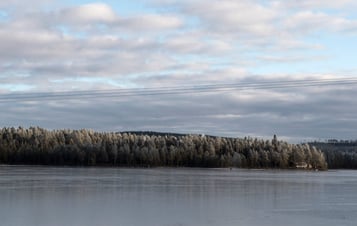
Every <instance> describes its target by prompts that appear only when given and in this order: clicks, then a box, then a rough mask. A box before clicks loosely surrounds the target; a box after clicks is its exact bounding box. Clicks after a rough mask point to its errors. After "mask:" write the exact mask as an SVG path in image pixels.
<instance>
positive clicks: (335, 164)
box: [309, 139, 357, 169]
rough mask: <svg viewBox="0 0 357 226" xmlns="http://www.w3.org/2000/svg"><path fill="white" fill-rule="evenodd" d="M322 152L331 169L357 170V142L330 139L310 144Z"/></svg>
mask: <svg viewBox="0 0 357 226" xmlns="http://www.w3.org/2000/svg"><path fill="white" fill-rule="evenodd" d="M309 145H313V146H315V147H317V148H319V149H321V150H322V152H323V153H324V155H325V159H326V162H327V164H328V166H329V168H331V169H357V140H354V141H353V140H336V139H330V140H327V141H325V142H321V141H314V142H311V143H309Z"/></svg>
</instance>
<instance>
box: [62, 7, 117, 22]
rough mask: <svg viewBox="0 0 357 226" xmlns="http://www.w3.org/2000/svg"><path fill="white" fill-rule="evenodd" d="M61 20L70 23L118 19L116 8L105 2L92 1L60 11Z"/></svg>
mask: <svg viewBox="0 0 357 226" xmlns="http://www.w3.org/2000/svg"><path fill="white" fill-rule="evenodd" d="M59 17H60V19H61V20H65V21H67V22H68V23H70V24H77V23H78V24H87V23H111V22H114V21H115V20H116V19H117V15H116V13H115V12H114V10H113V9H112V8H111V7H110V6H109V5H107V4H104V3H90V4H85V5H80V6H76V7H71V8H65V9H62V10H60V11H59Z"/></svg>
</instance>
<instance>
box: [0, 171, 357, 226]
mask: <svg viewBox="0 0 357 226" xmlns="http://www.w3.org/2000/svg"><path fill="white" fill-rule="evenodd" d="M356 222H357V171H348V170H339V171H327V172H306V171H284V170H242V169H233V170H229V169H185V168H182V169H172V168H156V169H126V168H58V167H28V166H0V225H2V226H141V225H142V226H210V225H212V226H213V225H214V226H237V225H242V226H261V225H264V226H285V225H290V226H301V225H314V226H318V225H323V226H336V225H338V226H344V225H350V226H355V225H356Z"/></svg>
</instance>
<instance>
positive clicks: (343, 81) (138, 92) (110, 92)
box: [0, 78, 357, 103]
mask: <svg viewBox="0 0 357 226" xmlns="http://www.w3.org/2000/svg"><path fill="white" fill-rule="evenodd" d="M342 85H343V86H350V85H357V78H339V79H302V80H285V81H255V82H238V83H222V84H201V85H189V86H166V87H151V88H150V87H147V88H127V89H107V90H82V91H62V92H22V93H21V92H18V93H9V94H2V95H0V103H1V102H11V101H17V102H24V101H46V100H73V99H79V100H80V99H89V98H90V99H93V98H109V97H134V96H154V95H184V94H200V93H211V92H226V91H233V90H237V91H244V90H272V89H284V88H299V87H319V86H321V87H322V86H342Z"/></svg>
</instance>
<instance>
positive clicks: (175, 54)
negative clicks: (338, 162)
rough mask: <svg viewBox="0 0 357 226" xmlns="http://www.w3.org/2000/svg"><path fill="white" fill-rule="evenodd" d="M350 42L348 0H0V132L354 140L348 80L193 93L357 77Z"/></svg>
mask: <svg viewBox="0 0 357 226" xmlns="http://www.w3.org/2000/svg"><path fill="white" fill-rule="evenodd" d="M356 40H357V1H355V0H340V1H336V0H281V1H280V0H272V1H265V0H146V1H145V0H131V1H124V0H123V1H114V0H103V1H101V2H91V1H85V0H77V1H69V0H62V1H59V0H58V1H56V0H29V1H23V0H6V1H4V0H0V81H1V82H0V109H1V111H0V126H2V127H5V126H6V127H8V126H10V127H11V126H14V127H17V126H23V127H29V126H40V127H44V128H48V129H60V128H71V129H80V128H92V129H95V130H99V131H128V130H150V131H166V132H182V133H204V134H212V135H222V136H233V137H237V136H238V137H243V136H253V137H264V138H267V137H272V136H273V134H277V135H278V137H280V138H281V139H288V140H291V141H294V142H300V141H304V140H311V139H326V138H338V139H357V135H356V134H357V100H356V97H357V85H355V84H350V85H338V86H337V85H328V86H311V87H310V86H307V85H308V84H309V83H308V82H303V83H302V84H301V85H298V86H296V87H293V88H283V87H280V88H267V89H256V88H254V86H253V88H249V89H231V90H225V91H218V90H211V91H210V92H204V93H200V92H196V91H195V88H194V87H198V88H199V87H202V86H206V85H217V84H218V85H219V84H228V85H232V84H253V83H254V84H264V83H267V82H268V83H269V82H281V81H286V82H290V84H293V83H294V81H300V80H303V81H307V80H312V79H313V80H316V79H317V80H319V79H322V80H325V79H342V80H345V78H354V77H355V78H357V65H356V59H357V42H356ZM182 87H183V88H185V87H190V88H189V89H188V92H187V93H183V92H181V93H176V94H165V95H164V94H161V95H136V94H135V93H136V91H137V92H139V91H140V90H142V89H143V88H144V89H154V90H156V91H161V90H162V89H166V88H167V89H176V88H182ZM127 89H131V95H113V96H110V95H106V96H103V95H102V96H101V95H98V96H96V95H91V96H90V97H87V96H76V95H73V96H68V95H67V96H66V95H64V96H63V97H62V98H61V97H58V96H57V98H54V99H46V98H35V99H31V98H30V99H25V98H23V97H24V96H23V95H25V96H26V95H27V96H29V95H33V94H38V93H43V94H41V95H42V96H43V97H46V95H50V94H51V93H52V92H54V93H55V94H56V93H58V92H61V93H62V94H66V93H68V92H77V91H85V92H91V91H94V90H96V91H98V90H105V91H107V90H114V91H117V90H127ZM18 94H21V95H22V96H21V95H20V96H17V95H18Z"/></svg>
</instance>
